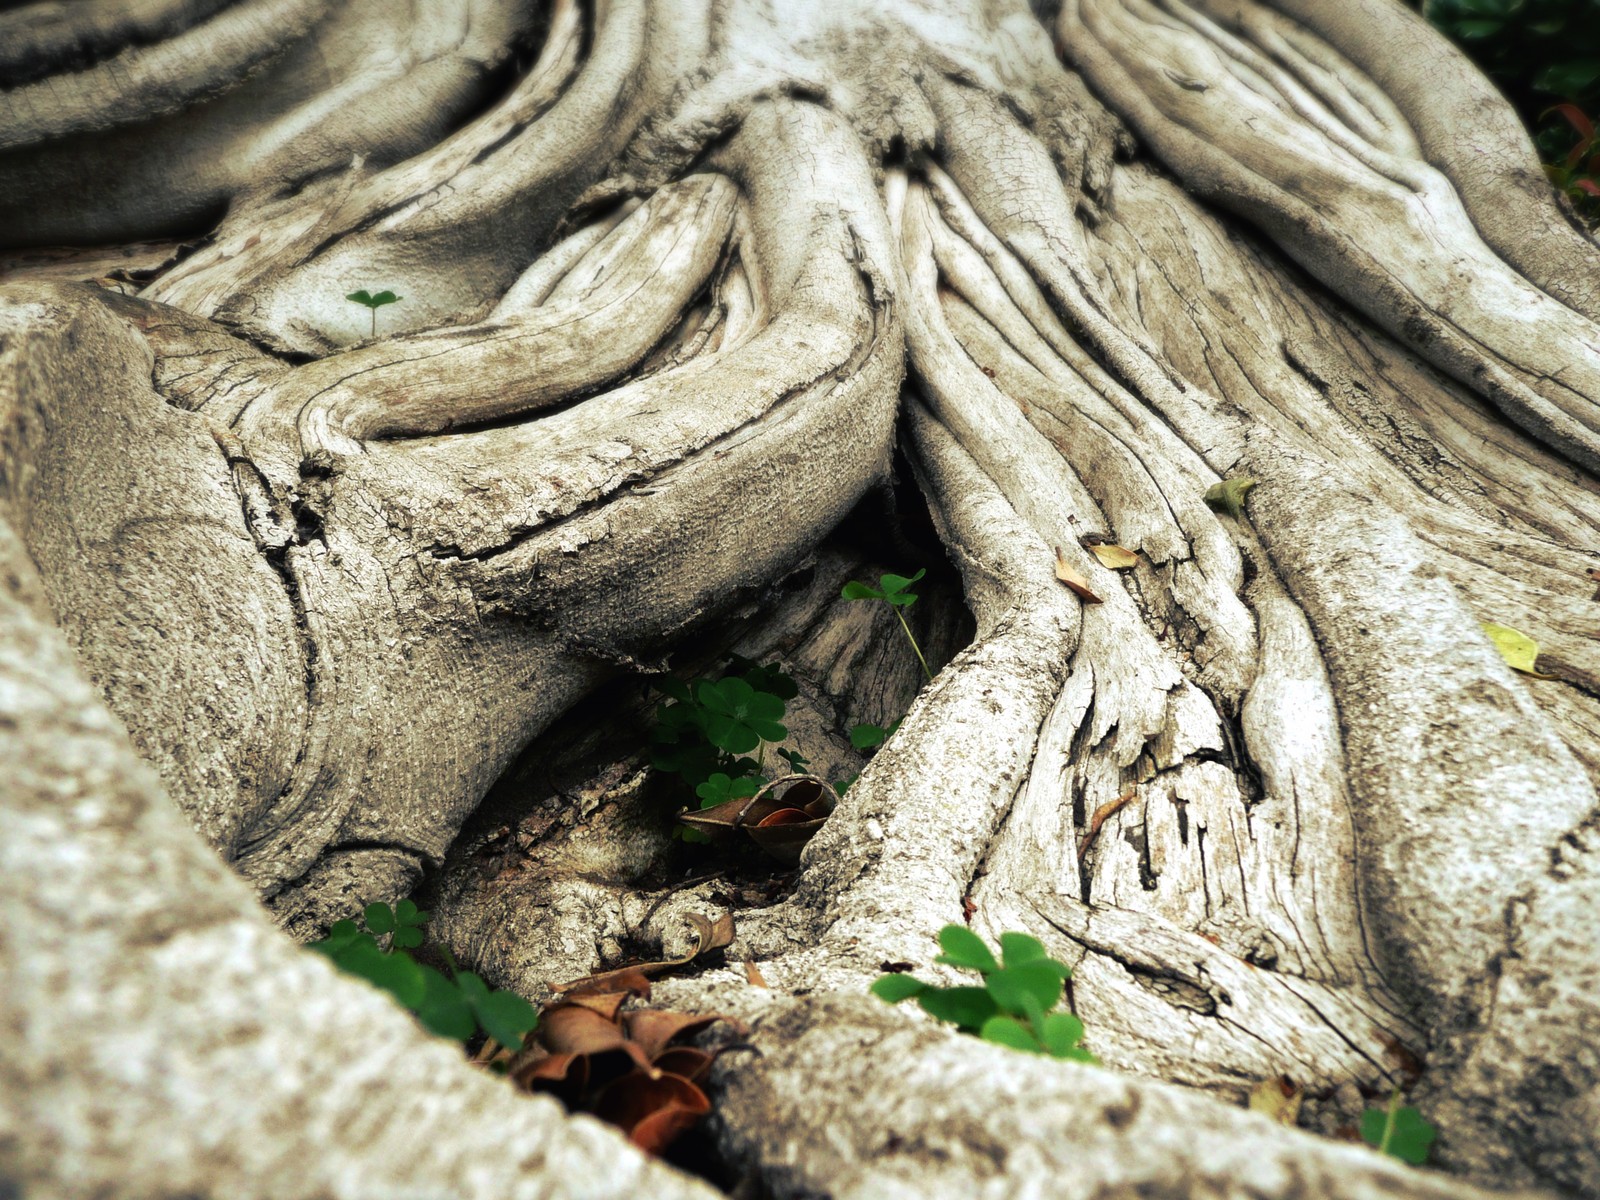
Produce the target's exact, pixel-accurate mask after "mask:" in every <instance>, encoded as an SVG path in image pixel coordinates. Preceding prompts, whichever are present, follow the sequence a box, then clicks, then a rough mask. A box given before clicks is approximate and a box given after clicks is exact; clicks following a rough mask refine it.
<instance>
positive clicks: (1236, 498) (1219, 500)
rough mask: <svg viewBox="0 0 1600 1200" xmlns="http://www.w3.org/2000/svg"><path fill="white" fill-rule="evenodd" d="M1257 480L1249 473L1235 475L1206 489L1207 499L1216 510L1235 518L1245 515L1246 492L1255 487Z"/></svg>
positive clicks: (1207, 502)
mask: <svg viewBox="0 0 1600 1200" xmlns="http://www.w3.org/2000/svg"><path fill="white" fill-rule="evenodd" d="M1255 485H1256V481H1255V480H1254V479H1252V478H1251V477H1250V476H1248V475H1235V476H1234V477H1233V478H1232V479H1224V480H1223V481H1222V482H1221V483H1214V484H1212V485H1211V486H1210V487H1208V488H1207V489H1206V495H1205V501H1206V504H1208V505H1209V506H1210V507H1211V508H1212V509H1213V510H1215V511H1216V512H1225V513H1227V514H1228V515H1229V516H1230V517H1233V518H1235V519H1238V518H1242V517H1243V516H1244V494H1245V493H1246V492H1248V491H1249V490H1250V489H1251V488H1253V487H1255Z"/></svg>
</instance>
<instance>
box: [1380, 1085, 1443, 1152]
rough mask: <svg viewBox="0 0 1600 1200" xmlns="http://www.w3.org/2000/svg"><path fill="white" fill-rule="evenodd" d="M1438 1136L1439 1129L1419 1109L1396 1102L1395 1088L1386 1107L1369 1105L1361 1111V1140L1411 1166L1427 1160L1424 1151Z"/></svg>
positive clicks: (1426, 1150) (1396, 1090)
mask: <svg viewBox="0 0 1600 1200" xmlns="http://www.w3.org/2000/svg"><path fill="white" fill-rule="evenodd" d="M1438 1136H1439V1131H1438V1130H1437V1129H1435V1128H1434V1127H1433V1126H1432V1125H1430V1124H1429V1123H1428V1122H1427V1121H1426V1120H1424V1119H1423V1116H1422V1114H1421V1113H1420V1112H1418V1111H1417V1110H1416V1109H1414V1108H1412V1107H1410V1106H1409V1105H1403V1104H1401V1103H1400V1091H1399V1089H1398V1088H1397V1089H1395V1092H1394V1094H1393V1095H1392V1096H1390V1097H1389V1103H1388V1105H1387V1106H1386V1107H1384V1108H1369V1109H1367V1110H1366V1112H1364V1113H1362V1114H1361V1140H1362V1141H1364V1142H1366V1143H1367V1145H1369V1146H1372V1147H1375V1148H1376V1149H1377V1150H1378V1151H1379V1153H1382V1154H1388V1155H1391V1156H1393V1157H1394V1158H1398V1159H1402V1160H1404V1161H1405V1162H1408V1163H1410V1164H1412V1165H1413V1166H1418V1167H1420V1166H1421V1165H1422V1164H1423V1163H1425V1162H1427V1161H1428V1152H1429V1150H1430V1149H1431V1148H1432V1146H1433V1142H1434V1139H1435V1138H1437V1137H1438Z"/></svg>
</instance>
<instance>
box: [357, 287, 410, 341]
mask: <svg viewBox="0 0 1600 1200" xmlns="http://www.w3.org/2000/svg"><path fill="white" fill-rule="evenodd" d="M345 299H346V300H353V301H354V302H355V303H357V304H360V305H364V306H365V307H366V308H368V309H370V310H371V312H372V336H373V337H377V336H378V310H379V309H380V308H382V307H383V306H384V305H385V304H399V303H400V301H402V300H404V299H405V297H404V296H396V295H395V294H394V293H393V292H379V293H378V294H377V295H376V296H374V295H373V294H372V293H371V292H369V291H367V289H366V288H362V289H361V290H360V291H359V292H351V293H350V294H349V295H348V296H346V297H345Z"/></svg>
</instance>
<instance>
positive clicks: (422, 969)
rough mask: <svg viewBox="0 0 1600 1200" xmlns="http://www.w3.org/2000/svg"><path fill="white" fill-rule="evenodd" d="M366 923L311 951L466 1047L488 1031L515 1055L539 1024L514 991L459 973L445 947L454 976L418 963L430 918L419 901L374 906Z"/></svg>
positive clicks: (337, 927)
mask: <svg viewBox="0 0 1600 1200" xmlns="http://www.w3.org/2000/svg"><path fill="white" fill-rule="evenodd" d="M362 920H363V923H364V924H365V925H366V929H365V930H362V929H361V928H360V927H359V926H357V924H356V923H355V922H354V921H339V922H336V923H335V924H334V926H333V928H332V929H331V930H329V931H328V936H327V937H325V938H323V939H322V940H321V941H320V942H312V943H310V946H309V947H308V948H309V949H312V950H315V951H316V952H317V953H319V954H323V955H326V956H327V957H328V958H329V959H331V960H332V961H333V963H334V965H335V966H337V967H339V968H340V969H341V970H344V971H348V972H349V973H350V974H352V975H356V976H359V977H360V978H362V979H365V980H366V981H367V982H368V983H370V984H372V985H373V986H374V987H378V988H381V989H383V990H384V991H386V992H388V993H389V994H390V995H391V996H393V997H394V998H395V1000H396V1001H398V1002H399V1003H400V1005H401V1006H402V1007H404V1008H406V1009H407V1010H409V1011H410V1012H411V1013H413V1014H414V1015H415V1016H416V1018H417V1020H419V1021H421V1022H422V1024H423V1026H424V1027H426V1028H427V1029H429V1030H430V1031H432V1032H433V1033H436V1034H438V1035H439V1036H440V1037H447V1038H451V1039H454V1040H455V1041H460V1042H465V1041H469V1040H470V1039H472V1038H473V1037H476V1036H477V1035H478V1033H479V1032H482V1033H484V1034H487V1035H488V1036H489V1037H491V1038H493V1039H494V1040H495V1041H497V1042H499V1043H500V1044H501V1045H502V1046H506V1047H508V1048H510V1049H513V1050H515V1049H520V1048H521V1046H522V1039H523V1038H524V1037H525V1036H526V1035H527V1034H528V1033H530V1032H532V1031H533V1030H534V1029H535V1028H536V1027H537V1026H538V1023H539V1017H538V1014H537V1013H536V1012H535V1011H534V1008H533V1005H531V1004H529V1003H528V1002H527V1001H526V1000H524V999H523V998H522V997H521V996H518V995H516V994H515V993H513V992H506V991H496V990H494V989H492V988H490V987H489V985H488V984H486V983H485V982H484V981H483V980H482V979H481V978H479V977H478V976H477V975H474V974H473V973H472V972H471V971H462V970H459V969H457V967H456V965H455V962H454V960H453V959H452V958H451V957H450V954H449V952H448V951H446V950H444V949H442V948H441V949H440V953H441V954H442V955H443V957H444V959H445V961H446V964H447V965H448V966H449V967H450V972H451V973H450V974H449V975H446V974H445V973H444V972H443V971H440V970H438V969H436V968H434V967H431V966H429V965H427V964H426V963H420V962H418V961H417V960H416V959H415V958H413V957H412V956H411V955H410V954H409V953H408V951H410V950H413V949H416V948H417V947H419V946H421V945H422V944H423V941H424V937H423V932H422V929H423V926H424V925H426V924H427V921H428V914H427V913H426V912H424V911H423V910H422V909H419V908H418V907H417V906H416V904H415V903H413V902H412V901H410V900H402V901H400V903H399V904H397V905H395V906H394V907H393V908H390V907H389V906H388V905H387V904H369V905H367V907H366V909H365V910H364V912H363V913H362ZM384 937H386V938H388V939H389V944H388V946H387V947H385V946H383V945H381V944H380V942H379V940H378V939H379V938H384Z"/></svg>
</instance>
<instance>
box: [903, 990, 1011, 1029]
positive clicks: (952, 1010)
mask: <svg viewBox="0 0 1600 1200" xmlns="http://www.w3.org/2000/svg"><path fill="white" fill-rule="evenodd" d="M917 1003H918V1004H920V1005H921V1006H922V1010H923V1011H924V1012H926V1013H927V1014H928V1015H929V1016H932V1017H938V1018H939V1020H941V1021H949V1022H951V1023H952V1024H953V1025H955V1026H956V1028H958V1029H961V1030H964V1031H966V1032H968V1033H977V1032H978V1030H980V1029H982V1028H983V1023H984V1022H985V1021H987V1020H988V1019H989V1018H990V1017H997V1016H999V1015H1000V1009H999V1006H998V1005H997V1004H995V1002H994V997H992V996H991V995H989V992H988V990H987V989H986V988H981V987H953V988H928V989H927V990H926V991H924V992H922V993H921V994H920V995H919V996H918V997H917Z"/></svg>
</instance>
